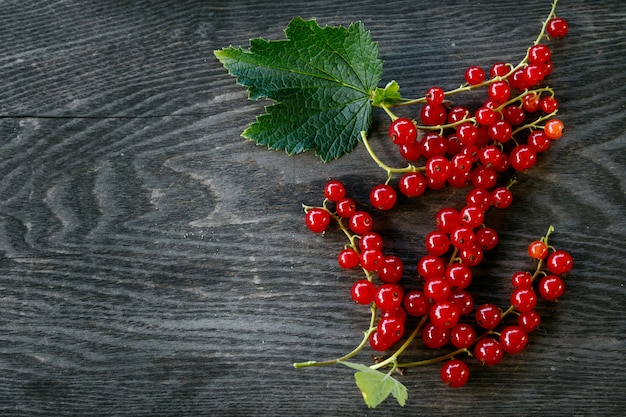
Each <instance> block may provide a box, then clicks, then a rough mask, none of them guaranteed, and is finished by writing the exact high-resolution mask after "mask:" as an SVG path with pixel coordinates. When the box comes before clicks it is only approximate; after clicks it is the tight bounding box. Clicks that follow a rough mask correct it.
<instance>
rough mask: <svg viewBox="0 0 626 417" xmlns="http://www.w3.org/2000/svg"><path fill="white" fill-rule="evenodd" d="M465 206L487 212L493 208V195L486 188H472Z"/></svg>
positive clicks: (466, 198)
mask: <svg viewBox="0 0 626 417" xmlns="http://www.w3.org/2000/svg"><path fill="white" fill-rule="evenodd" d="M465 204H467V205H468V206H469V205H471V206H476V207H478V208H480V209H481V210H483V211H486V210H487V209H488V208H489V207H491V193H490V192H489V191H487V190H485V189H484V188H472V189H471V190H470V191H469V192H468V193H467V196H466V197H465Z"/></svg>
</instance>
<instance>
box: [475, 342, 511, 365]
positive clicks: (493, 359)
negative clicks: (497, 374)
mask: <svg viewBox="0 0 626 417" xmlns="http://www.w3.org/2000/svg"><path fill="white" fill-rule="evenodd" d="M503 355H504V350H502V346H501V345H500V343H498V341H496V340H495V339H493V338H491V337H485V338H483V339H480V340H479V341H478V342H476V345H474V357H475V358H476V359H477V360H478V361H479V362H480V363H481V364H482V365H483V366H492V365H496V364H498V363H499V362H500V361H501V360H502V356H503Z"/></svg>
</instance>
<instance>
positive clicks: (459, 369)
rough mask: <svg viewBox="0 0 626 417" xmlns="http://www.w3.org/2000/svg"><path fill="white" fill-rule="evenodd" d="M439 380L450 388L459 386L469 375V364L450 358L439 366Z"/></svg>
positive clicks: (465, 382) (464, 382)
mask: <svg viewBox="0 0 626 417" xmlns="http://www.w3.org/2000/svg"><path fill="white" fill-rule="evenodd" d="M440 375H441V380H442V381H443V383H444V384H446V385H447V386H449V387H450V388H461V387H463V386H465V384H467V381H468V380H469V376H470V370H469V366H467V364H466V363H465V362H463V361H462V360H460V359H450V360H449V361H446V362H445V363H444V364H443V365H442V366H441V371H440Z"/></svg>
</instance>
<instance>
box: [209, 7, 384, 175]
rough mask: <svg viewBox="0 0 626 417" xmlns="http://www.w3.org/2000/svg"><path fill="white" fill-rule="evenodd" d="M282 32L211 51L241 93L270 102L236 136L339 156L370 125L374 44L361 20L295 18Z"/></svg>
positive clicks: (377, 74)
mask: <svg viewBox="0 0 626 417" xmlns="http://www.w3.org/2000/svg"><path fill="white" fill-rule="evenodd" d="M285 34H286V37H287V39H284V40H278V41H268V40H264V39H261V38H256V39H252V40H251V41H250V49H248V50H244V49H242V48H241V47H239V48H234V47H232V46H231V47H228V48H224V49H221V50H217V51H215V52H214V53H215V56H216V57H217V58H218V59H219V61H220V62H221V63H222V64H223V65H224V67H226V69H228V71H229V73H230V74H231V75H232V76H234V77H236V78H237V83H238V84H241V85H243V86H245V87H247V88H248V92H249V99H251V100H256V99H259V98H268V99H270V100H273V101H275V102H276V103H275V104H272V105H270V106H267V107H266V113H265V114H263V115H260V116H258V117H257V119H256V121H255V122H254V123H252V124H251V125H250V126H249V127H248V128H247V129H246V130H245V131H244V132H243V133H242V136H244V137H246V138H248V139H251V140H253V141H255V142H256V143H258V144H259V145H266V146H267V147H268V148H270V149H283V150H285V151H286V152H287V153H288V154H290V155H291V154H296V153H300V152H304V151H308V150H314V151H315V152H316V153H317V155H318V156H319V157H320V158H321V159H322V160H323V161H324V162H327V161H330V160H332V159H336V158H339V157H340V156H342V155H344V154H346V153H348V152H350V151H352V150H353V149H354V147H355V146H356V145H357V143H358V141H359V140H360V132H361V131H367V130H368V129H369V127H370V124H371V111H372V104H371V101H370V98H371V97H372V96H373V94H374V91H375V90H376V87H377V85H378V83H379V81H380V78H381V74H382V61H381V60H380V59H379V58H378V44H377V43H376V42H373V41H372V40H371V36H370V33H369V32H368V31H367V30H366V29H365V26H364V25H363V23H361V22H356V23H352V24H351V25H350V26H349V27H348V28H345V27H342V26H325V27H323V28H322V27H320V26H319V25H318V24H317V22H316V21H315V20H303V19H301V18H295V19H293V20H292V21H291V22H290V23H289V25H288V26H287V28H286V29H285Z"/></svg>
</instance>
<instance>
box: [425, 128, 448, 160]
mask: <svg viewBox="0 0 626 417" xmlns="http://www.w3.org/2000/svg"><path fill="white" fill-rule="evenodd" d="M421 145H422V155H423V156H424V158H426V159H428V158H430V157H433V156H438V155H439V156H440V155H445V153H446V151H447V149H448V143H447V141H446V139H445V138H444V137H443V136H441V135H438V134H437V133H435V132H429V133H427V134H426V135H425V136H424V138H423V139H422V142H421Z"/></svg>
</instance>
